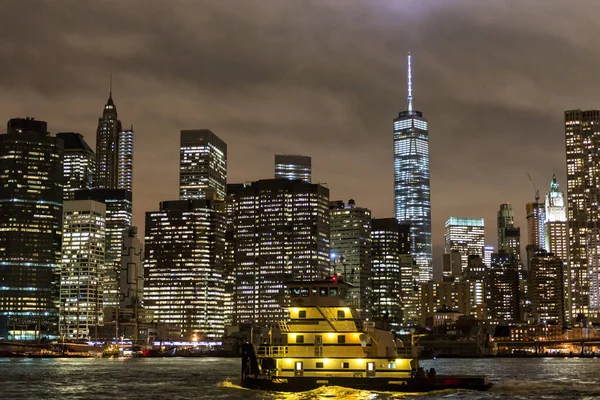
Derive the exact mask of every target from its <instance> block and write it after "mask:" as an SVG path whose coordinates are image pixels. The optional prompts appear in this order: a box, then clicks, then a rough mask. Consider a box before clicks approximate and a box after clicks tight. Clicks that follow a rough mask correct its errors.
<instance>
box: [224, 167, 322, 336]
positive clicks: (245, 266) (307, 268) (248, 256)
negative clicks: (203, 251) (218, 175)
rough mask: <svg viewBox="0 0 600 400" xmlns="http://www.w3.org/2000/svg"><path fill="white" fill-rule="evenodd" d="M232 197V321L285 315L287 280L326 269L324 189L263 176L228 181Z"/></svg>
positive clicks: (267, 319) (309, 277)
mask: <svg viewBox="0 0 600 400" xmlns="http://www.w3.org/2000/svg"><path fill="white" fill-rule="evenodd" d="M229 195H230V196H232V197H233V198H235V201H234V203H233V204H234V207H235V210H234V215H235V216H234V240H235V260H236V265H235V268H236V270H235V279H236V282H235V289H234V290H235V292H234V295H235V300H234V302H235V305H234V308H235V315H234V316H235V320H234V322H235V323H259V324H264V323H271V322H276V321H278V320H281V319H283V318H285V311H284V310H283V309H282V308H281V306H280V300H283V298H281V297H280V296H283V295H284V294H285V282H286V281H287V280H291V279H294V280H312V279H315V278H321V277H324V276H326V275H328V274H330V273H331V271H330V264H329V263H330V261H329V257H330V246H329V235H330V231H329V189H327V188H326V187H324V186H321V185H316V184H310V183H306V182H303V181H291V180H287V179H265V180H260V181H257V182H253V183H252V184H250V185H230V190H229Z"/></svg>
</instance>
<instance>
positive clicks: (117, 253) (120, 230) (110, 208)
mask: <svg viewBox="0 0 600 400" xmlns="http://www.w3.org/2000/svg"><path fill="white" fill-rule="evenodd" d="M75 200H94V201H98V202H100V203H104V204H105V205H106V252H105V253H106V256H105V261H104V270H103V271H102V301H103V303H104V307H116V306H117V305H118V304H119V293H120V289H119V283H120V279H119V274H120V271H121V253H122V250H123V243H124V240H125V235H126V233H127V230H128V229H129V226H131V221H132V211H133V198H132V194H131V192H130V191H128V190H124V189H93V190H80V191H77V192H75Z"/></svg>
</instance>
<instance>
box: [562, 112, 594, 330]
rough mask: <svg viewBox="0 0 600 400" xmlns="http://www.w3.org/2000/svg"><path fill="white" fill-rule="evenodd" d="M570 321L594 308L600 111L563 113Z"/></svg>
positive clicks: (585, 314)
mask: <svg viewBox="0 0 600 400" xmlns="http://www.w3.org/2000/svg"><path fill="white" fill-rule="evenodd" d="M565 140H566V150H567V204H568V215H567V216H568V221H569V222H568V229H569V233H568V237H569V279H570V285H571V287H570V301H571V318H577V317H581V316H587V315H588V314H589V311H590V308H597V307H598V304H597V298H598V290H599V288H598V273H599V266H598V261H600V260H599V257H598V247H600V233H599V224H598V223H599V210H598V208H599V207H600V202H599V198H598V195H599V189H600V153H598V148H600V110H586V111H582V110H569V111H565Z"/></svg>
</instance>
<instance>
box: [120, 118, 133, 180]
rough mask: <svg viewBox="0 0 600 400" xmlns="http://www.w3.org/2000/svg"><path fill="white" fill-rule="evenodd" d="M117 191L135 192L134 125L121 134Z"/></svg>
mask: <svg viewBox="0 0 600 400" xmlns="http://www.w3.org/2000/svg"><path fill="white" fill-rule="evenodd" d="M118 149H119V161H118V162H119V164H118V165H119V168H118V169H117V173H118V183H117V189H126V190H133V125H131V128H130V129H124V130H122V131H121V132H120V133H119V142H118Z"/></svg>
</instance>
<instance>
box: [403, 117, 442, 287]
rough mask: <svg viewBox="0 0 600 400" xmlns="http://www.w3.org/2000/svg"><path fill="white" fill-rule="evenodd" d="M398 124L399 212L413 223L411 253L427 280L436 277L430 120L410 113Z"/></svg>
mask: <svg viewBox="0 0 600 400" xmlns="http://www.w3.org/2000/svg"><path fill="white" fill-rule="evenodd" d="M394 126H395V127H394V202H395V208H394V209H395V216H396V219H398V221H399V222H400V223H408V224H410V230H411V254H412V255H413V257H414V258H415V261H416V262H417V265H418V266H419V281H421V282H427V281H430V280H432V279H433V265H432V248H431V200H430V182H429V137H428V132H427V122H426V121H425V120H423V119H421V118H419V117H416V116H413V115H408V116H400V117H398V118H397V119H395V120H394Z"/></svg>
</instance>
